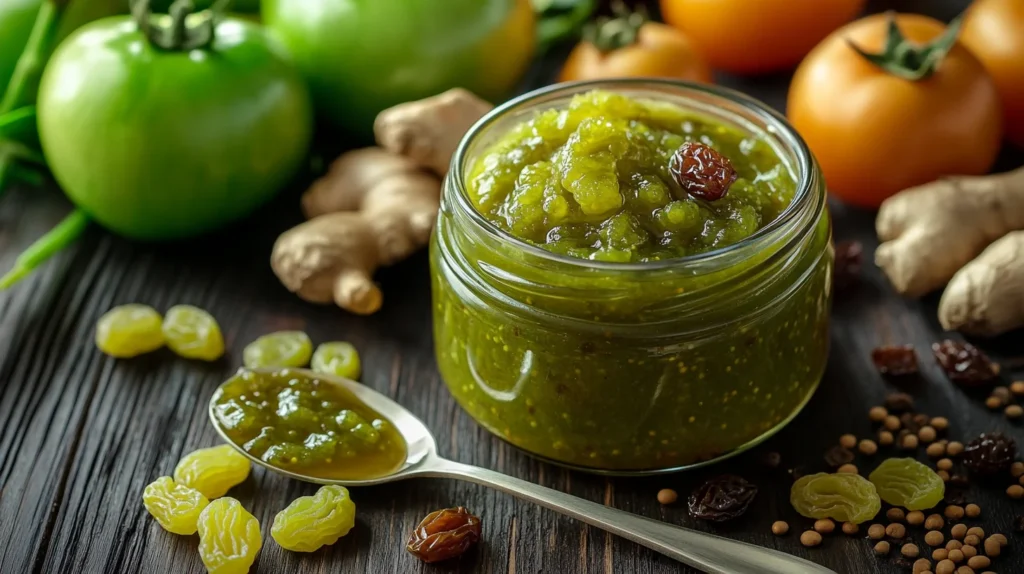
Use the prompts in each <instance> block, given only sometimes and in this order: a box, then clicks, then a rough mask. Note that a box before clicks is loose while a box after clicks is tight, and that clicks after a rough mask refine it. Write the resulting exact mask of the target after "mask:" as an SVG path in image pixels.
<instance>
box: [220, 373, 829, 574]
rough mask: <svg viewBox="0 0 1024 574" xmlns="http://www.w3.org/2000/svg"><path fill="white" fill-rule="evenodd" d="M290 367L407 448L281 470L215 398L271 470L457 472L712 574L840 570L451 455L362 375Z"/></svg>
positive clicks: (403, 474) (403, 475)
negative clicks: (355, 403) (350, 399)
mask: <svg viewBox="0 0 1024 574" xmlns="http://www.w3.org/2000/svg"><path fill="white" fill-rule="evenodd" d="M293 370H294V371H296V372H297V373H301V374H305V375H308V376H310V377H315V378H317V379H319V380H320V381H322V382H324V383H329V384H332V385H339V386H341V387H343V388H345V389H347V390H348V391H350V392H352V393H353V394H355V395H356V397H357V398H359V400H361V401H363V402H364V403H366V405H367V406H369V407H370V408H372V409H374V410H376V411H377V412H379V413H380V414H381V415H383V416H384V417H385V418H387V419H388V420H390V421H391V422H392V423H394V425H395V426H396V427H397V428H398V431H399V432H400V433H401V434H402V436H403V437H404V438H405V442H406V444H407V445H408V454H407V457H406V461H405V464H403V465H402V466H401V467H400V468H398V469H397V470H396V471H394V472H393V473H391V474H389V475H387V476H380V477H377V478H372V479H368V480H330V479H323V478H317V477H315V476H306V475H303V474H299V473H296V472H291V471H287V470H283V469H280V468H277V467H275V466H271V465H270V464H267V463H266V462H264V461H262V460H260V459H259V458H256V457H254V456H252V455H250V454H249V453H248V452H246V451H245V450H243V449H242V448H241V447H240V446H239V445H237V444H235V443H234V442H233V441H232V440H231V439H230V438H229V437H228V436H227V434H225V432H224V430H223V429H222V428H221V426H220V424H219V423H218V421H217V418H216V415H215V413H214V407H215V404H214V402H213V401H212V400H211V401H210V409H209V414H210V420H211V421H212V422H213V426H214V428H216V429H217V432H218V433H220V435H221V438H223V439H224V441H225V442H227V443H228V444H230V445H232V446H234V447H235V448H236V449H238V451H239V452H241V453H242V454H243V455H245V456H246V457H248V458H249V459H250V460H252V461H253V462H254V463H256V464H258V465H260V466H263V467H265V468H268V469H270V470H272V471H274V472H277V473H280V474H283V475H285V476H289V477H291V478H295V479H298V480H304V481H307V482H314V483H317V484H340V485H342V486H370V485H375V484H383V483H386V482H394V481H396V480H405V479H407V478H420V477H428V478H456V479H460V480H466V481H469V482H473V483H476V484H480V485H483V486H488V487H491V488H495V489H497V490H500V491H502V492H505V493H508V494H511V495H512V496H516V497H519V498H522V499H524V500H529V501H531V502H534V503H537V504H539V505H541V506H543V507H545V508H550V509H551V510H554V511H555V512H560V513H562V514H565V515H566V516H571V517H573V518H576V519H577V520H581V521H583V522H585V523H587V524H589V525H591V526H594V527H597V528H600V529H602V530H606V531H608V532H611V533H613V534H617V535H619V536H621V537H623V538H626V539H629V540H632V541H633V542H636V543H637V544H640V545H642V546H646V547H647V548H650V549H651V550H654V551H655V552H660V553H661V554H664V555H665V556H668V557H670V558H673V559H675V560H678V561H680V562H682V563H684V564H688V565H690V566H693V567H694V568H699V569H701V570H704V571H705V572H709V573H710V574H825V573H831V574H835V572H834V571H832V570H829V569H828V568H825V567H824V566H820V565H818V564H815V563H813V562H809V561H807V560H804V559H802V558H797V557H795V556H791V555H789V554H785V553H782V552H778V551H776V550H769V549H767V548H761V547H760V546H754V545H753V544H747V543H746V542H737V541H735V540H729V539H728V538H722V537H721V536H715V535H712V534H705V533H703V532H697V531H695V530H689V529H687V528H682V527H679V526H674V525H672V524H668V523H666V522H661V521H658V520H652V519H650V518H644V517H642V516H637V515H635V514H631V513H629V512H625V511H622V510H616V509H614V508H610V507H607V506H604V505H603V504H598V503H596V502H590V501H589V500H583V499H582V498H577V497H575V496H571V495H568V494H565V493H564V492H559V491H557V490H552V489H550V488H546V487H543V486H540V485H537V484H533V483H531V482H527V481H525V480H520V479H518V478H513V477H511V476H506V475H504V474H501V473H498V472H494V471H493V470H487V469H485V468H479V467H475V466H470V465H468V464H462V463H458V462H454V461H450V460H446V459H444V458H441V457H440V456H439V455H438V454H437V444H436V442H435V441H434V437H433V436H432V435H431V434H430V431H429V430H428V429H427V427H426V426H425V425H424V424H423V423H422V422H420V420H419V419H417V418H416V417H415V416H413V415H412V413H410V412H409V411H407V410H406V409H405V407H403V406H402V405H399V404H398V403H396V402H394V401H392V400H391V399H389V398H388V397H386V396H384V395H382V394H380V393H378V392H376V391H374V390H373V389H371V388H370V387H367V386H364V385H361V384H359V383H355V382H352V381H349V380H346V379H342V378H340V377H332V376H329V375H324V374H322V373H313V372H311V371H306V370H303V369H293ZM256 371H257V372H267V373H269V372H272V371H271V370H262V371H261V370H259V369H257V370H256Z"/></svg>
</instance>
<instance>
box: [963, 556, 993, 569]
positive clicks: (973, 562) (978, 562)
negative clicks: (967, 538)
mask: <svg viewBox="0 0 1024 574" xmlns="http://www.w3.org/2000/svg"><path fill="white" fill-rule="evenodd" d="M991 564H992V561H991V560H989V559H988V558H986V557H984V556H973V557H971V558H969V559H968V560H967V565H968V566H970V567H971V568H974V569H975V570H978V569H980V568H988V567H989V565H991Z"/></svg>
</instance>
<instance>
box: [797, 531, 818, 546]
mask: <svg viewBox="0 0 1024 574" xmlns="http://www.w3.org/2000/svg"><path fill="white" fill-rule="evenodd" d="M800 544H803V545H804V546H807V547H808V548H810V547H812V546H817V545H819V544H821V534H818V533H817V532H815V531H813V530H806V531H804V533H803V534H801V535H800Z"/></svg>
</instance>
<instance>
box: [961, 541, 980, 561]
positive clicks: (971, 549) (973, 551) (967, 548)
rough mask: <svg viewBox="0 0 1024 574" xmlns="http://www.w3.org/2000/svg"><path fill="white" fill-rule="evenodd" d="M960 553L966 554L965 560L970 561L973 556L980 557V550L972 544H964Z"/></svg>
mask: <svg viewBox="0 0 1024 574" xmlns="http://www.w3.org/2000/svg"><path fill="white" fill-rule="evenodd" d="M960 552H963V553H964V558H967V559H970V558H971V557H972V556H977V555H978V548H977V547H975V546H973V545H971V544H964V546H963V548H961V549H960Z"/></svg>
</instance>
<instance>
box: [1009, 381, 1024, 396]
mask: <svg viewBox="0 0 1024 574" xmlns="http://www.w3.org/2000/svg"><path fill="white" fill-rule="evenodd" d="M1010 392H1011V393H1013V394H1015V395H1024V381H1014V382H1012V383H1010Z"/></svg>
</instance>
